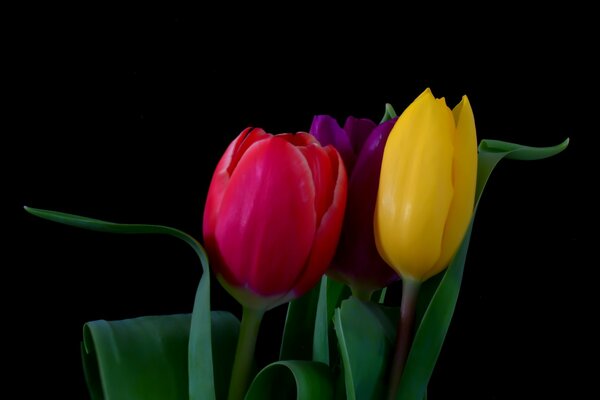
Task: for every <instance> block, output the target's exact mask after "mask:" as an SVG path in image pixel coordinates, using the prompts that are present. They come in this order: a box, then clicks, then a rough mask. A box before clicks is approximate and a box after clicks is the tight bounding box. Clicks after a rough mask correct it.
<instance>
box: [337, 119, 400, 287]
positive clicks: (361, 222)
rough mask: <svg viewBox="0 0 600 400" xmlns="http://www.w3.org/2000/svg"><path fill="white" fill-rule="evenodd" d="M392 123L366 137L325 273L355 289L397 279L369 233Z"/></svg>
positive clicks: (371, 231) (379, 127) (387, 122)
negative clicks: (331, 256)
mask: <svg viewBox="0 0 600 400" xmlns="http://www.w3.org/2000/svg"><path fill="white" fill-rule="evenodd" d="M395 122H396V118H394V119H393V120H389V121H386V122H384V123H383V124H381V125H379V126H378V127H376V128H375V129H374V130H373V132H372V133H371V135H369V137H368V138H367V140H366V141H365V143H364V144H363V146H362V149H361V151H360V154H359V155H358V159H357V160H356V165H355V166H354V171H353V172H352V175H351V176H350V179H349V183H348V202H347V205H346V213H345V216H344V224H343V229H342V234H341V237H340V244H339V245H338V251H337V254H336V256H335V259H334V262H333V264H332V266H331V269H330V270H329V271H330V272H328V273H329V274H330V275H331V276H333V277H335V278H336V279H339V280H341V281H343V282H346V283H349V284H351V285H352V287H355V288H364V289H365V290H373V289H378V288H381V287H384V286H387V285H389V284H390V283H392V282H393V281H395V280H397V279H398V274H397V273H396V272H395V271H394V270H393V269H391V268H390V267H389V266H388V265H387V263H386V262H385V261H384V260H383V259H382V258H381V257H380V256H379V253H378V252H377V248H376V246H375V236H374V233H373V213H374V212H375V203H376V200H377V188H378V186H379V171H380V169H381V159H382V158H383V150H384V147H385V143H386V140H387V138H388V135H389V133H390V131H391V129H392V127H393V126H394V123H395Z"/></svg>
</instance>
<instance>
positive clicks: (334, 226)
mask: <svg viewBox="0 0 600 400" xmlns="http://www.w3.org/2000/svg"><path fill="white" fill-rule="evenodd" d="M325 151H326V152H327V155H328V159H329V160H330V166H331V170H332V171H334V172H335V173H336V175H335V183H332V184H331V185H332V186H331V188H332V190H333V195H332V201H331V203H330V204H329V207H328V208H327V210H326V212H325V213H324V215H323V217H322V219H321V223H320V225H319V227H318V228H317V232H316V234H315V240H314V243H313V247H312V251H311V254H310V257H309V259H308V262H307V264H306V267H305V269H304V271H303V273H302V275H301V276H300V277H299V279H298V281H297V282H296V284H295V286H294V291H293V292H294V296H293V297H299V296H301V295H303V294H304V293H306V292H307V291H308V290H310V289H311V288H312V287H313V286H314V285H315V284H316V283H317V282H318V281H319V279H321V276H322V275H323V274H324V273H325V271H326V270H327V268H328V267H329V265H330V263H331V260H332V259H333V256H334V254H335V250H336V247H337V244H338V240H339V238H340V232H341V230H342V221H343V219H344V210H345V208H346V195H347V191H348V178H347V176H346V170H345V168H344V163H343V161H342V159H341V157H340V155H339V154H338V152H337V151H335V150H334V149H333V147H331V146H327V147H325ZM334 185H335V186H334Z"/></svg>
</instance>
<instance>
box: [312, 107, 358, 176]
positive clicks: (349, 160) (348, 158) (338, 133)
mask: <svg viewBox="0 0 600 400" xmlns="http://www.w3.org/2000/svg"><path fill="white" fill-rule="evenodd" d="M309 133H310V134H312V135H313V136H314V137H315V138H317V140H318V141H319V143H321V145H322V146H327V145H332V146H333V147H334V148H335V149H336V150H337V151H338V152H339V153H340V156H342V160H344V166H345V167H346V171H347V172H348V174H350V172H351V171H352V168H353V167H354V162H355V160H356V155H355V154H356V153H355V152H354V150H353V149H352V144H351V143H350V138H349V137H348V134H347V133H346V131H344V130H343V129H342V128H341V127H340V125H339V124H338V122H337V121H336V120H335V118H333V117H330V116H329V115H316V116H315V117H314V118H313V121H312V124H311V126H310V130H309Z"/></svg>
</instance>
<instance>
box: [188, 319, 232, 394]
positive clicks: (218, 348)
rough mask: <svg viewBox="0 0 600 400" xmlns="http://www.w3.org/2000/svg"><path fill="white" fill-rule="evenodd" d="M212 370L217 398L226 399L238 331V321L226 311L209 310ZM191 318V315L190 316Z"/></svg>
mask: <svg viewBox="0 0 600 400" xmlns="http://www.w3.org/2000/svg"><path fill="white" fill-rule="evenodd" d="M210 318H211V326H212V330H211V331H212V353H213V354H215V357H213V371H214V375H215V391H216V397H217V399H226V398H227V393H228V392H229V382H230V381H231V370H232V368H233V360H234V359H235V351H236V346H237V341H238V335H239V332H240V321H239V320H238V319H237V317H236V316H235V315H233V314H232V313H230V312H227V311H211V313H210ZM192 320H193V317H192Z"/></svg>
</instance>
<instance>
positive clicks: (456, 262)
mask: <svg viewBox="0 0 600 400" xmlns="http://www.w3.org/2000/svg"><path fill="white" fill-rule="evenodd" d="M568 143H569V140H568V139H567V140H565V141H564V142H563V143H561V144H559V145H557V146H552V147H545V148H534V147H528V146H521V145H518V144H514V143H508V142H502V141H498V140H482V141H481V143H480V145H479V156H478V168H477V189H476V193H475V204H476V205H475V210H476V209H477V205H478V204H479V200H480V198H481V194H482V192H483V189H484V187H485V184H486V182H487V180H488V178H489V176H490V174H491V173H492V171H493V169H494V167H495V166H496V165H497V164H498V162H499V161H500V160H502V159H503V158H512V159H518V160H538V159H543V158H547V157H551V156H553V155H556V154H558V153H560V152H561V151H563V150H564V149H565V148H566V147H567V145H568ZM472 226H473V220H471V224H470V225H469V228H468V230H467V233H466V234H465V237H464V239H463V241H462V244H461V246H460V248H459V249H458V251H457V253H456V255H455V256H454V258H453V259H452V261H451V262H450V265H449V266H448V268H447V269H446V271H445V272H444V273H442V274H443V276H442V278H441V281H440V283H439V286H438V287H437V290H436V291H435V294H434V295H433V297H432V298H431V302H430V303H429V306H428V307H427V310H426V311H425V314H424V315H423V318H422V320H421V323H420V324H419V327H418V329H417V331H416V333H415V337H414V340H413V344H412V347H411V350H410V353H409V355H408V359H407V361H406V365H405V367H404V373H403V375H402V378H401V381H400V387H399V389H398V393H397V396H396V398H397V399H402V400H421V399H423V398H424V397H425V396H426V390H427V383H428V382H429V379H430V378H431V374H432V372H433V368H434V367H435V364H436V362H437V359H438V356H439V354H440V351H441V349H442V344H443V342H444V339H445V337H446V333H447V332H448V327H449V326H450V321H451V320H452V315H453V314H454V309H455V307H456V302H457V299H458V293H459V290H460V285H461V281H462V276H463V271H464V264H465V260H466V255H467V249H468V247H469V239H470V237H471V229H472Z"/></svg>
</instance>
